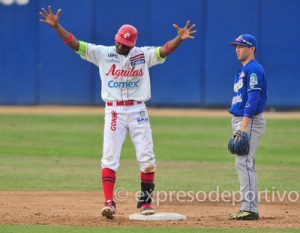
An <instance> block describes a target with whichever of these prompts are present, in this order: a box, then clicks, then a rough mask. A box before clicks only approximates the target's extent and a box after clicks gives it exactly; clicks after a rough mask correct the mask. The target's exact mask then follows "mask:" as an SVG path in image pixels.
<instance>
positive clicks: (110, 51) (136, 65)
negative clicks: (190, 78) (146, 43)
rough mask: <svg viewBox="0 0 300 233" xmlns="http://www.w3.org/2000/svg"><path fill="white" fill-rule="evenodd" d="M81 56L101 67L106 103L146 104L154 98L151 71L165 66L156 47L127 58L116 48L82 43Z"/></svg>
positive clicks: (135, 50) (137, 50) (137, 49)
mask: <svg viewBox="0 0 300 233" xmlns="http://www.w3.org/2000/svg"><path fill="white" fill-rule="evenodd" d="M80 47H81V48H80V50H82V47H84V51H85V52H83V51H80V50H79V51H78V52H77V53H78V54H80V56H81V57H82V58H83V59H85V60H87V61H89V62H91V63H93V64H95V65H96V66H98V67H99V73H100V78H101V83H102V90H101V97H102V99H103V101H116V100H117V101H126V100H135V101H147V100H149V99H150V98H151V87H150V75H149V68H150V67H152V66H154V65H157V64H162V63H164V61H165V59H163V58H160V57H159V56H157V49H158V48H155V47H134V48H133V49H131V50H130V52H129V54H128V55H127V56H124V55H120V54H118V53H117V52H116V48H115V46H102V45H94V44H90V43H85V42H82V41H81V42H80Z"/></svg>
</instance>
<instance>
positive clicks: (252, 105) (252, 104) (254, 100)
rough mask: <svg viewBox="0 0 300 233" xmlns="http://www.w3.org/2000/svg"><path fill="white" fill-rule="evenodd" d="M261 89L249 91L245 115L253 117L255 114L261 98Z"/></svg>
mask: <svg viewBox="0 0 300 233" xmlns="http://www.w3.org/2000/svg"><path fill="white" fill-rule="evenodd" d="M259 95H260V91H250V92H248V101H247V103H246V107H245V111H244V116H245V117H248V118H252V117H253V116H254V114H255V111H256V108H257V104H258V100H259Z"/></svg>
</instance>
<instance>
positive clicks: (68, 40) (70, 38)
mask: <svg viewBox="0 0 300 233" xmlns="http://www.w3.org/2000/svg"><path fill="white" fill-rule="evenodd" d="M72 40H73V34H72V33H70V35H69V38H68V39H67V40H65V41H64V43H65V44H69V43H70V42H72Z"/></svg>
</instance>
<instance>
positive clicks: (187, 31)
mask: <svg viewBox="0 0 300 233" xmlns="http://www.w3.org/2000/svg"><path fill="white" fill-rule="evenodd" d="M189 24H190V20H188V21H187V22H186V25H185V27H184V28H180V27H178V26H177V24H173V27H174V28H175V29H176V30H177V33H178V36H179V37H180V38H181V39H182V40H185V39H194V38H195V37H194V36H191V34H195V33H196V32H197V30H193V28H194V27H195V26H196V24H193V25H191V26H190V27H189ZM192 30H193V31H192Z"/></svg>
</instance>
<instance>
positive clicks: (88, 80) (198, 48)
mask: <svg viewBox="0 0 300 233" xmlns="http://www.w3.org/2000/svg"><path fill="white" fill-rule="evenodd" d="M22 3H27V4H22ZM48 5H52V8H53V10H54V11H56V10H57V9H58V8H61V9H62V13H61V16H60V22H61V24H62V25H63V26H64V27H65V28H66V29H67V30H69V31H71V32H72V33H73V34H74V35H75V36H76V37H77V38H79V39H80V40H84V41H88V42H92V43H95V44H103V45H112V44H114V36H115V33H116V31H117V30H118V28H119V27H120V26H121V25H122V24H125V23H128V24H133V25H135V26H136V27H137V28H138V30H139V38H138V41H137V46H144V45H155V46H159V45H163V44H164V43H165V42H166V41H167V40H170V39H172V38H174V37H175V36H176V30H175V29H174V28H173V27H172V24H173V23H176V24H178V25H179V26H183V25H185V23H186V20H188V19H189V20H191V22H192V23H196V24H197V30H198V32H197V34H196V39H194V40H188V41H184V42H183V43H182V45H181V46H180V47H179V48H178V50H177V51H176V52H175V53H174V54H172V55H170V56H169V57H168V58H167V61H166V63H165V64H163V65H160V66H155V67H153V68H151V76H152V78H151V85H152V98H151V100H150V101H149V102H148V105H152V106H179V107H217V106H229V104H230V102H231V95H232V89H233V87H232V82H233V75H234V74H235V73H236V72H237V71H238V70H239V69H240V67H241V64H240V63H239V62H238V61H237V59H236V55H235V51H234V48H233V47H232V46H229V44H228V43H229V42H230V41H231V40H233V39H234V38H235V37H237V36H238V35H239V34H242V33H250V34H254V35H255V36H256V37H257V39H258V42H259V43H258V48H257V54H256V58H257V60H258V61H260V62H261V63H262V65H263V66H264V68H265V70H266V72H267V74H268V78H269V100H268V106H269V107H300V101H299V100H300V91H299V89H300V43H299V40H300V30H299V25H300V13H299V12H300V1H299V0H288V1H286V0H251V1H249V0H186V1H182V0H178V1H174V0H160V1H158V0H156V1H155V0H144V1H141V0H126V1H124V0H105V1H104V0H63V1H50V0H38V1H37V0H0V104H1V105H99V104H103V102H102V100H101V96H100V88H101V82H100V79H99V74H98V68H97V67H96V66H94V65H92V64H90V63H88V62H86V61H84V60H82V59H81V58H80V57H79V56H77V55H76V54H75V53H74V52H73V51H72V50H70V49H69V48H68V47H67V46H66V45H65V44H64V43H62V41H61V40H60V39H59V37H58V36H57V35H56V33H55V32H54V31H53V30H52V29H51V28H50V27H49V26H48V25H45V24H42V23H40V22H39V19H40V16H39V11H40V9H41V8H42V7H47V6H48Z"/></svg>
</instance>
